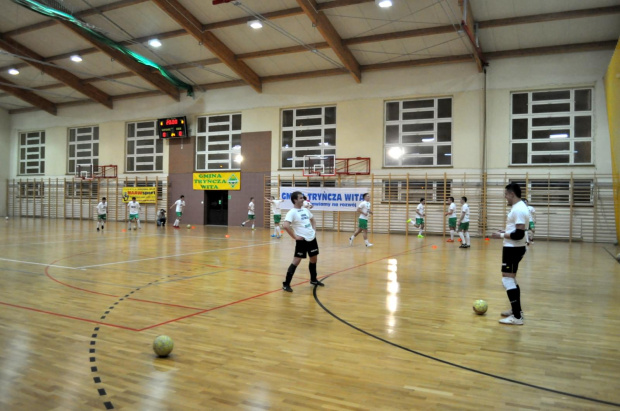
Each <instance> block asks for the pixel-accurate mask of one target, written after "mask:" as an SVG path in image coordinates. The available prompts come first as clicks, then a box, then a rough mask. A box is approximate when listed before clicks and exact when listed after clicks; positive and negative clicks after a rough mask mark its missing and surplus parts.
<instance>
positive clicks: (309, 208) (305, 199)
mask: <svg viewBox="0 0 620 411" xmlns="http://www.w3.org/2000/svg"><path fill="white" fill-rule="evenodd" d="M302 207H303V208H307V209H308V210H311V209H312V208H313V207H314V206H313V205H312V203H311V202H310V201H308V197H307V196H304V204H303V205H302Z"/></svg>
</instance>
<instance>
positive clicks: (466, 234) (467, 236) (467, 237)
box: [465, 231, 471, 245]
mask: <svg viewBox="0 0 620 411" xmlns="http://www.w3.org/2000/svg"><path fill="white" fill-rule="evenodd" d="M465 239H466V240H467V245H470V244H471V241H469V231H468V232H466V233H465Z"/></svg>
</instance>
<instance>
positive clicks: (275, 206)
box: [265, 196, 284, 238]
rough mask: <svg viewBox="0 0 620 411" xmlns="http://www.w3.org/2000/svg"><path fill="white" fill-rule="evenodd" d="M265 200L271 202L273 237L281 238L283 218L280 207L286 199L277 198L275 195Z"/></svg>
mask: <svg viewBox="0 0 620 411" xmlns="http://www.w3.org/2000/svg"><path fill="white" fill-rule="evenodd" d="M265 200H266V201H267V202H268V203H269V204H271V213H272V214H273V234H272V235H271V236H272V237H275V238H280V237H282V235H281V233H282V230H280V220H281V219H282V210H281V209H280V204H282V201H284V200H276V199H275V197H273V196H272V197H271V198H267V197H265Z"/></svg>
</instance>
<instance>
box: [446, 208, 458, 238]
mask: <svg viewBox="0 0 620 411" xmlns="http://www.w3.org/2000/svg"><path fill="white" fill-rule="evenodd" d="M448 200H450V205H449V206H448V211H446V213H445V215H446V216H447V217H448V228H449V229H450V239H449V240H447V242H448V243H453V242H454V230H456V204H455V203H454V197H448Z"/></svg>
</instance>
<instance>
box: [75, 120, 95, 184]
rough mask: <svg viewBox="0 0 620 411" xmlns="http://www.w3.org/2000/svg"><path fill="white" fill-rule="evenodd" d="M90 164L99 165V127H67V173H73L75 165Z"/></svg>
mask: <svg viewBox="0 0 620 411" xmlns="http://www.w3.org/2000/svg"><path fill="white" fill-rule="evenodd" d="M82 164H92V165H93V168H94V169H95V170H96V169H97V167H99V127H97V126H94V127H78V128H70V129H69V170H68V173H69V174H75V170H76V166H77V165H82Z"/></svg>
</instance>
